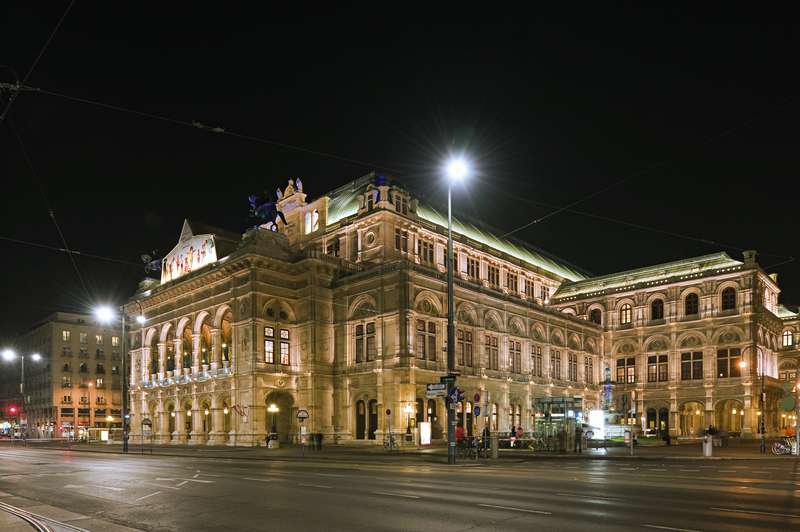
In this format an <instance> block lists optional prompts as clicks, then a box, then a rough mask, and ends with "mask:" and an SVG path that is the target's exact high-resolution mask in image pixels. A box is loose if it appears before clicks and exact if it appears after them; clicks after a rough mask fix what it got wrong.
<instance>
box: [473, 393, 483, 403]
mask: <svg viewBox="0 0 800 532" xmlns="http://www.w3.org/2000/svg"><path fill="white" fill-rule="evenodd" d="M472 399H473V400H474V401H475V402H476V403H480V402H481V394H479V393H476V394H475V397H473V398H472Z"/></svg>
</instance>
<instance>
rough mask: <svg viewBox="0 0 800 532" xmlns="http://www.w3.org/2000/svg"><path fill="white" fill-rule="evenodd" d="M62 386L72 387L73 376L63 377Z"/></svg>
mask: <svg viewBox="0 0 800 532" xmlns="http://www.w3.org/2000/svg"><path fill="white" fill-rule="evenodd" d="M61 387H62V388H72V377H69V376H66V375H65V376H64V377H61Z"/></svg>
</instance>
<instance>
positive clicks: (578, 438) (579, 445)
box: [575, 424, 583, 454]
mask: <svg viewBox="0 0 800 532" xmlns="http://www.w3.org/2000/svg"><path fill="white" fill-rule="evenodd" d="M575 452H576V453H581V454H583V427H581V425H580V424H579V425H576V426H575Z"/></svg>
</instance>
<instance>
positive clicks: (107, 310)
mask: <svg viewBox="0 0 800 532" xmlns="http://www.w3.org/2000/svg"><path fill="white" fill-rule="evenodd" d="M137 303H138V301H137ZM141 308H142V305H141V303H139V315H138V316H136V321H137V322H138V323H139V324H140V325H141V324H144V322H145V318H144V315H143V314H142V312H141ZM94 315H95V317H96V318H97V321H99V322H100V323H102V324H104V325H109V324H111V323H112V322H113V321H114V320H115V319H116V313H115V312H114V309H112V308H111V307H110V306H108V305H101V306H99V307H96V308H95V309H94ZM120 321H121V324H122V325H121V329H122V334H121V340H120V341H121V342H122V346H121V351H122V353H121V355H122V356H121V358H122V362H121V364H120V373H121V374H122V386H121V388H122V452H123V453H127V452H128V371H127V369H126V367H125V361H126V360H127V358H128V355H127V353H126V352H125V339H126V338H127V334H126V333H125V308H124V307H120Z"/></svg>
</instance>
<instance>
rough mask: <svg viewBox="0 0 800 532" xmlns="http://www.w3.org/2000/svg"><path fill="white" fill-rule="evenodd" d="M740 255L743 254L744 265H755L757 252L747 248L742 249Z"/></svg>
mask: <svg viewBox="0 0 800 532" xmlns="http://www.w3.org/2000/svg"><path fill="white" fill-rule="evenodd" d="M742 255H744V265H745V266H755V265H756V255H758V253H757V252H756V251H755V250H753V249H749V250H747V251H743V252H742Z"/></svg>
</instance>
